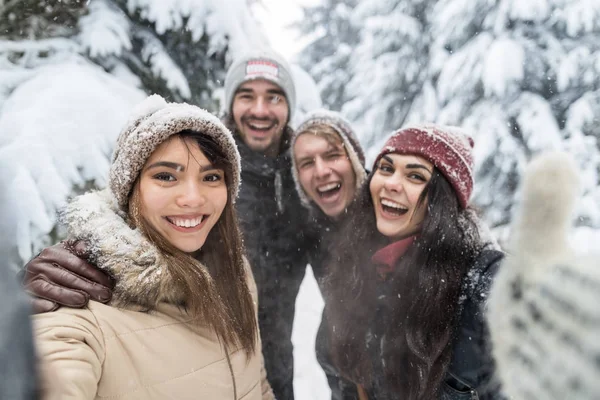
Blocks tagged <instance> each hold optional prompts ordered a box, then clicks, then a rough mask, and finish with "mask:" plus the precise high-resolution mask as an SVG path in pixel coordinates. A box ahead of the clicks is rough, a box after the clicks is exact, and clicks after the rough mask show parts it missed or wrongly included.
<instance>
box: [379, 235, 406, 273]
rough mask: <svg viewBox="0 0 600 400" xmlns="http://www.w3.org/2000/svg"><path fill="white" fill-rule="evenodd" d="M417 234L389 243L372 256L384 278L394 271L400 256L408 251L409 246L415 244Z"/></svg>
mask: <svg viewBox="0 0 600 400" xmlns="http://www.w3.org/2000/svg"><path fill="white" fill-rule="evenodd" d="M415 238H416V236H409V237H407V238H405V239H401V240H398V241H397V242H394V243H392V244H388V245H387V246H385V247H384V248H382V249H379V250H377V251H376V252H375V254H373V257H371V261H373V262H374V263H375V264H376V265H377V273H378V274H379V276H380V277H381V278H382V279H385V277H386V276H387V274H389V273H390V272H392V271H393V270H394V268H395V267H396V264H397V263H398V260H400V257H402V256H403V255H404V253H406V250H407V249H408V247H409V246H410V245H411V244H413V242H414V241H415Z"/></svg>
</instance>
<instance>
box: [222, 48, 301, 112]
mask: <svg viewBox="0 0 600 400" xmlns="http://www.w3.org/2000/svg"><path fill="white" fill-rule="evenodd" d="M256 79H264V80H266V81H269V82H272V83H274V84H275V85H277V86H279V87H280V88H281V90H283V93H284V94H285V98H286V100H287V102H288V105H289V114H290V116H289V119H290V120H291V119H292V116H293V114H294V110H295V109H296V88H295V86H294V79H293V77H292V70H291V68H290V66H289V65H288V63H287V62H286V61H285V59H284V58H283V57H282V56H280V55H279V54H277V53H275V52H273V51H270V50H265V49H262V50H255V51H252V52H249V53H246V54H244V55H243V56H241V57H238V58H237V59H236V60H234V61H233V64H231V67H229V70H228V71H227V76H226V77H225V107H226V108H225V110H224V111H225V113H227V114H231V107H232V106H233V98H234V97H235V93H236V91H237V90H238V88H239V87H240V86H241V85H242V84H244V83H246V82H248V81H252V80H256Z"/></svg>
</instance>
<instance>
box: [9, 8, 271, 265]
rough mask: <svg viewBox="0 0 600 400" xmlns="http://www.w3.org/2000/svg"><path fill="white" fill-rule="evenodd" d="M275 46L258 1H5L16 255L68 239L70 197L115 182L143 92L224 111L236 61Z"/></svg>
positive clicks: (18, 258) (18, 260)
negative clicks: (61, 214) (115, 162)
mask: <svg viewBox="0 0 600 400" xmlns="http://www.w3.org/2000/svg"><path fill="white" fill-rule="evenodd" d="M264 45H265V40H264V37H263V34H262V32H261V31H260V30H259V27H258V25H257V24H256V22H255V21H254V19H253V17H252V14H251V13H250V12H249V9H248V6H247V0H188V1H164V0H93V1H90V0H22V1H14V0H11V1H2V0H0V69H1V70H2V74H0V167H1V168H0V169H2V171H3V175H2V177H0V212H2V218H0V253H2V254H3V256H4V257H5V259H6V260H7V262H8V263H10V264H12V265H13V266H20V265H22V263H23V262H24V261H26V260H27V259H29V258H30V257H31V255H32V254H35V252H36V251H39V249H40V248H42V247H44V246H46V245H48V244H51V243H52V242H54V241H56V239H57V238H59V237H60V236H61V235H62V234H63V232H61V231H60V230H58V229H57V225H56V213H57V210H58V209H60V208H61V207H62V206H63V205H64V202H65V200H66V199H67V198H68V197H70V196H72V195H74V194H77V193H80V192H82V191H84V190H88V189H90V188H93V187H103V186H104V184H105V177H106V173H107V170H108V165H109V160H110V155H111V153H112V146H113V144H114V140H115V139H116V136H117V134H118V133H119V129H120V127H121V126H122V124H123V123H124V122H125V120H126V118H127V113H128V111H129V110H130V108H131V107H132V106H133V104H135V102H137V101H140V100H141V99H142V98H143V92H146V93H159V94H161V95H162V96H164V97H165V98H167V99H168V100H170V101H186V102H188V103H192V104H198V105H200V106H202V107H204V108H207V109H209V110H210V111H213V112H216V111H218V108H219V104H218V100H217V97H218V96H216V89H217V88H220V86H222V81H223V79H224V76H225V73H226V63H228V62H229V61H230V59H232V58H233V56H234V55H236V54H240V53H241V52H242V51H245V50H247V49H248V48H256V47H260V46H264ZM140 89H141V90H140ZM142 91H143V92H142Z"/></svg>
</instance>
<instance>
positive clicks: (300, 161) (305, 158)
mask: <svg viewBox="0 0 600 400" xmlns="http://www.w3.org/2000/svg"><path fill="white" fill-rule="evenodd" d="M312 159H314V157H313V156H306V157H302V158H299V159H298V160H297V161H296V163H297V164H302V163H303V162H304V161H308V160H312Z"/></svg>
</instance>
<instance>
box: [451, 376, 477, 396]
mask: <svg viewBox="0 0 600 400" xmlns="http://www.w3.org/2000/svg"><path fill="white" fill-rule="evenodd" d="M448 375H450V376H451V377H452V378H453V379H455V380H456V381H457V382H458V383H460V384H461V385H463V386H464V387H466V388H468V390H469V394H470V395H471V400H479V394H477V390H475V389H473V387H472V386H471V385H469V384H468V383H466V382H465V381H463V380H462V379H460V378H459V377H458V376H456V375H454V374H453V373H452V372H448Z"/></svg>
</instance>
